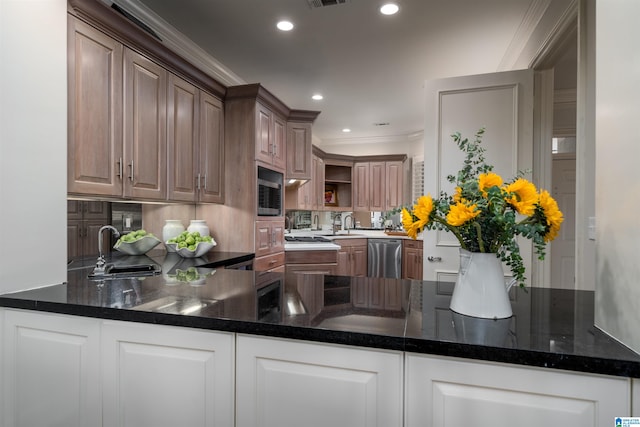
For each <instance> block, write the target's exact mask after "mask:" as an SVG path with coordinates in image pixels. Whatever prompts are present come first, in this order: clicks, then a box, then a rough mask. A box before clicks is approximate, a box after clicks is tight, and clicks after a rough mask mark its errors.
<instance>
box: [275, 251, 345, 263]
mask: <svg viewBox="0 0 640 427" xmlns="http://www.w3.org/2000/svg"><path fill="white" fill-rule="evenodd" d="M285 259H286V263H287V264H327V263H334V264H335V263H336V262H338V251H337V250H335V251H286V252H285Z"/></svg>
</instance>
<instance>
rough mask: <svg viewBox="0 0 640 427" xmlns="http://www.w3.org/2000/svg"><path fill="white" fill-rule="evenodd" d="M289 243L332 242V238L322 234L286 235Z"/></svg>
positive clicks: (285, 238)
mask: <svg viewBox="0 0 640 427" xmlns="http://www.w3.org/2000/svg"><path fill="white" fill-rule="evenodd" d="M284 240H285V241H286V242H287V243H296V242H298V243H331V240H329V239H325V238H324V237H322V236H284Z"/></svg>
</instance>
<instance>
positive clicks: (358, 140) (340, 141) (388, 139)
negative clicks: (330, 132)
mask: <svg viewBox="0 0 640 427" xmlns="http://www.w3.org/2000/svg"><path fill="white" fill-rule="evenodd" d="M423 135H424V132H423V131H417V132H412V133H409V134H404V135H385V136H363V137H355V138H325V139H322V144H321V146H322V147H328V146H332V145H345V144H353V145H359V144H390V143H398V142H414V141H417V140H420V139H422V136H423Z"/></svg>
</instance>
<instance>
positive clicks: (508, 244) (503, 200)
mask: <svg viewBox="0 0 640 427" xmlns="http://www.w3.org/2000/svg"><path fill="white" fill-rule="evenodd" d="M483 134H484V128H482V129H480V130H479V131H478V132H477V133H476V135H475V140H474V141H469V140H468V139H466V138H464V139H463V138H462V136H461V135H460V133H459V132H458V133H455V134H453V135H452V138H453V140H454V141H455V142H456V144H457V146H458V148H459V149H460V150H461V151H462V152H464V153H465V154H466V157H465V160H464V165H463V167H462V169H461V170H460V171H459V172H458V174H457V175H455V176H454V175H449V176H448V177H447V180H448V181H449V182H451V183H455V185H456V187H455V190H454V193H453V194H452V195H448V194H447V193H445V192H441V193H440V197H438V198H437V199H434V198H432V197H431V195H428V194H427V195H426V196H421V197H419V198H418V200H417V201H416V202H415V204H414V205H413V207H412V208H406V207H405V208H403V209H402V224H403V226H404V229H405V230H406V232H407V235H408V236H409V237H411V238H413V239H415V238H416V237H417V235H418V233H420V232H422V231H423V230H434V229H436V230H448V231H450V232H451V233H453V235H454V236H456V238H457V239H458V241H459V242H460V246H461V248H462V249H466V250H468V251H470V252H487V253H495V254H496V256H497V257H499V258H500V259H501V260H502V261H504V262H505V263H506V264H507V265H508V266H509V267H510V268H511V271H512V272H513V275H514V278H515V279H516V280H517V283H518V284H519V285H520V287H524V286H525V276H524V273H525V268H524V264H523V261H522V256H521V255H520V248H519V246H518V243H517V241H516V236H523V237H525V238H527V239H530V240H532V242H533V245H534V248H535V252H536V254H537V255H538V259H540V260H543V259H544V256H545V246H546V243H547V242H549V241H551V240H553V239H555V238H556V236H557V235H558V231H559V230H560V224H562V221H563V216H562V212H560V209H559V208H558V204H557V202H556V201H555V200H554V199H553V197H551V195H550V194H549V192H547V191H546V190H541V191H540V192H538V190H537V189H536V187H535V185H534V184H532V183H531V182H529V181H527V180H526V179H524V178H523V177H522V173H519V174H518V176H516V177H515V178H513V179H512V180H511V181H508V182H504V181H503V179H502V177H500V176H499V175H498V174H496V173H494V172H492V170H493V166H492V165H488V164H486V162H485V158H484V151H485V150H484V148H483V147H482V146H481V142H482V135H483Z"/></svg>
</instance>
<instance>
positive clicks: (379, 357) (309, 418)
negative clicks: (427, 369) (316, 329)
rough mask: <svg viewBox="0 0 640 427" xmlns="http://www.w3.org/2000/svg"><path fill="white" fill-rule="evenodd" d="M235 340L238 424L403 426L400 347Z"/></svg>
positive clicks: (255, 426)
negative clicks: (387, 348)
mask: <svg viewBox="0 0 640 427" xmlns="http://www.w3.org/2000/svg"><path fill="white" fill-rule="evenodd" d="M236 340H237V341H236V346H237V347H236V351H237V362H236V426H237V427H249V426H251V427H258V426H260V427H300V426H305V427H326V426H332V427H359V426H371V427H373V426H385V427H387V426H389V427H395V426H401V425H402V405H403V392H402V387H403V385H402V370H403V360H402V353H401V352H393V351H384V350H369V349H362V348H355V347H343V346H337V345H330V344H314V343H309V342H300V341H293V340H285V339H277V338H259V337H253V336H247V335H238V336H237V338H236Z"/></svg>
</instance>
